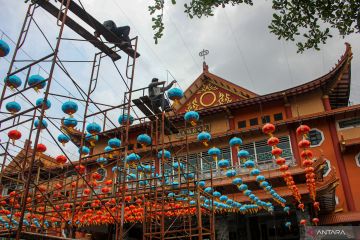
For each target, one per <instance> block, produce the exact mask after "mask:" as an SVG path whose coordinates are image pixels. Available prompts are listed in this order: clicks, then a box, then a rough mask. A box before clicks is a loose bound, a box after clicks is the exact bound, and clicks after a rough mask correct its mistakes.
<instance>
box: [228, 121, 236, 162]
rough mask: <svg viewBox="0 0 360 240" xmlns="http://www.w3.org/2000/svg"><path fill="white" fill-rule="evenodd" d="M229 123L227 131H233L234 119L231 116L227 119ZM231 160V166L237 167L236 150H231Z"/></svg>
mask: <svg viewBox="0 0 360 240" xmlns="http://www.w3.org/2000/svg"><path fill="white" fill-rule="evenodd" d="M228 121H229V131H234V130H235V119H234V117H233V116H229V117H228ZM231 158H232V165H233V166H237V165H238V157H237V151H236V148H231Z"/></svg>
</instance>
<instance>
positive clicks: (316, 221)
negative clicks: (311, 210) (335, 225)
mask: <svg viewBox="0 0 360 240" xmlns="http://www.w3.org/2000/svg"><path fill="white" fill-rule="evenodd" d="M311 221H312V222H313V223H314V224H315V226H317V224H318V223H319V219H318V218H313V219H312V220H311Z"/></svg>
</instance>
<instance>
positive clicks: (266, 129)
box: [262, 123, 275, 134]
mask: <svg viewBox="0 0 360 240" xmlns="http://www.w3.org/2000/svg"><path fill="white" fill-rule="evenodd" d="M262 131H263V133H265V134H272V133H273V132H274V131H275V126H274V124H271V123H267V124H265V125H264V126H263V127H262Z"/></svg>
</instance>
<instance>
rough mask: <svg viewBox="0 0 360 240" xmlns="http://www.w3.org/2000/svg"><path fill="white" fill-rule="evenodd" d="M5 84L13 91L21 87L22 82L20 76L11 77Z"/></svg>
mask: <svg viewBox="0 0 360 240" xmlns="http://www.w3.org/2000/svg"><path fill="white" fill-rule="evenodd" d="M4 83H5V85H6V86H7V87H9V88H10V89H11V90H13V89H14V88H15V89H16V88H18V87H20V86H21V83H22V81H21V79H20V78H19V77H18V76H15V75H11V76H8V77H6V78H5V79H4Z"/></svg>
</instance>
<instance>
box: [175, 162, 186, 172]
mask: <svg viewBox="0 0 360 240" xmlns="http://www.w3.org/2000/svg"><path fill="white" fill-rule="evenodd" d="M173 168H174V169H179V168H180V169H181V170H183V169H184V164H182V163H180V164H179V163H178V162H174V163H173Z"/></svg>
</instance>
